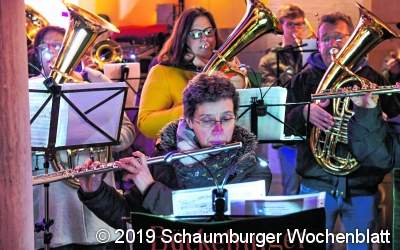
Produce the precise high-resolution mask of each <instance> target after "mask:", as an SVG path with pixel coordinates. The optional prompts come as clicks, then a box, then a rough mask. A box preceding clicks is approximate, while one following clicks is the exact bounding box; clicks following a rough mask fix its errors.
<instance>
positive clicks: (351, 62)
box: [310, 3, 399, 175]
mask: <svg viewBox="0 0 400 250" xmlns="http://www.w3.org/2000/svg"><path fill="white" fill-rule="evenodd" d="M357 6H358V8H359V10H360V19H359V22H358V25H357V27H356V29H355V30H354V31H353V33H352V35H351V37H350V38H349V40H348V41H347V43H346V44H345V45H344V46H343V48H342V49H341V50H340V52H339V53H338V54H337V56H336V58H334V60H333V62H332V63H331V65H330V66H329V68H328V69H327V71H326V72H325V74H324V76H323V78H322V80H321V81H320V83H319V85H318V88H317V90H316V94H318V93H322V92H324V91H326V90H327V89H333V90H336V89H339V88H341V87H345V86H347V85H349V84H352V85H353V84H354V83H356V84H357V82H360V81H361V83H362V84H364V83H365V82H366V81H367V80H366V79H365V78H362V77H360V76H357V75H356V74H354V73H353V72H352V71H351V70H354V69H353V68H354V67H355V66H356V65H357V63H358V62H359V61H360V60H361V59H362V58H363V57H364V56H366V55H367V54H368V52H369V51H371V50H372V49H373V48H374V47H375V46H377V45H378V44H379V43H381V42H382V41H384V40H386V39H391V38H399V35H398V34H396V32H395V31H394V30H393V29H391V28H390V27H388V26H387V25H385V23H384V22H383V21H381V20H380V19H379V18H378V17H376V16H375V15H374V14H373V13H371V12H370V11H368V10H367V9H365V8H364V7H363V6H361V5H360V4H358V3H357ZM368 82H369V81H368ZM350 103H351V101H350V98H349V97H345V98H337V99H333V103H332V116H333V117H334V121H335V124H334V126H333V127H332V128H331V129H330V131H327V132H323V131H321V130H320V129H318V128H316V127H314V128H313V129H312V130H311V135H310V147H311V151H312V153H313V155H314V158H315V160H316V161H317V163H318V164H319V165H320V166H322V168H323V169H324V170H326V171H327V172H329V173H331V174H334V175H347V174H349V173H351V172H353V171H355V170H356V169H357V168H358V167H359V163H358V162H357V160H356V159H355V158H354V156H353V155H352V154H351V153H350V152H349V150H347V144H348V137H347V125H348V122H349V120H350V118H351V117H352V115H353V111H352V110H351V108H350Z"/></svg>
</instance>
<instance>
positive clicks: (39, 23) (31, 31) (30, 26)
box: [25, 4, 49, 45]
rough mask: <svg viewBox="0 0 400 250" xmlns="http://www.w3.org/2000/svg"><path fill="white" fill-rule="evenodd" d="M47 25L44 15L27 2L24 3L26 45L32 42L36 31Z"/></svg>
mask: <svg viewBox="0 0 400 250" xmlns="http://www.w3.org/2000/svg"><path fill="white" fill-rule="evenodd" d="M47 25H49V22H48V21H47V20H46V18H45V17H44V16H42V15H41V14H40V13H39V12H38V11H36V10H35V9H34V8H32V7H31V6H29V5H28V4H25V28H26V39H27V41H28V45H31V44H33V39H35V36H36V33H37V32H38V31H39V30H40V29H41V28H43V27H46V26H47Z"/></svg>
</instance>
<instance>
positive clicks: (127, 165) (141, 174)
mask: <svg viewBox="0 0 400 250" xmlns="http://www.w3.org/2000/svg"><path fill="white" fill-rule="evenodd" d="M132 155H133V157H126V158H122V159H120V160H119V161H116V162H115V163H116V164H117V166H119V167H121V168H123V169H124V170H126V171H127V172H128V173H127V174H126V175H125V176H124V180H125V181H126V180H132V181H133V182H134V183H135V185H136V186H137V187H138V189H139V191H140V192H141V193H142V194H143V193H144V192H145V191H146V189H147V188H148V187H149V186H150V185H151V184H153V183H154V179H153V176H152V175H151V173H150V170H149V168H148V166H147V159H146V156H145V155H144V154H143V153H141V152H139V151H136V152H133V153H132Z"/></svg>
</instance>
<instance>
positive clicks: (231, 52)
mask: <svg viewBox="0 0 400 250" xmlns="http://www.w3.org/2000/svg"><path fill="white" fill-rule="evenodd" d="M268 32H275V33H281V32H282V31H281V28H280V25H279V20H278V18H276V16H275V15H274V14H273V13H272V12H271V11H270V10H269V9H268V8H267V7H265V5H264V4H263V3H262V2H261V1H259V0H246V13H245V15H244V16H243V18H242V20H241V21H240V23H239V24H238V25H237V26H236V28H235V29H234V30H233V31H232V33H231V34H230V35H229V37H228V38H227V39H226V41H225V42H224V44H223V45H222V46H221V47H220V48H219V49H218V51H217V52H215V53H214V55H213V56H212V57H211V58H210V60H209V61H208V62H207V64H206V66H205V67H204V69H203V72H206V73H208V74H209V75H211V74H213V73H214V72H217V71H220V70H221V69H222V68H223V67H224V66H226V65H227V62H229V61H231V60H232V59H233V57H234V56H235V55H237V54H238V53H239V52H240V51H242V50H243V49H244V48H246V47H247V46H248V45H249V44H250V43H252V42H253V41H254V40H256V39H257V38H258V37H260V36H261V35H263V34H265V33H268ZM238 73H239V74H240V72H238Z"/></svg>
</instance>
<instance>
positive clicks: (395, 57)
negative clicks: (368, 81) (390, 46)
mask: <svg viewBox="0 0 400 250" xmlns="http://www.w3.org/2000/svg"><path fill="white" fill-rule="evenodd" d="M399 56H400V55H399V50H398V51H397V52H394V51H392V52H390V55H389V58H388V59H387V60H385V64H384V66H383V67H384V70H383V73H382V74H383V76H384V77H385V78H386V80H388V81H389V82H390V83H391V84H395V83H396V82H399V81H400V58H399Z"/></svg>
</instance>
